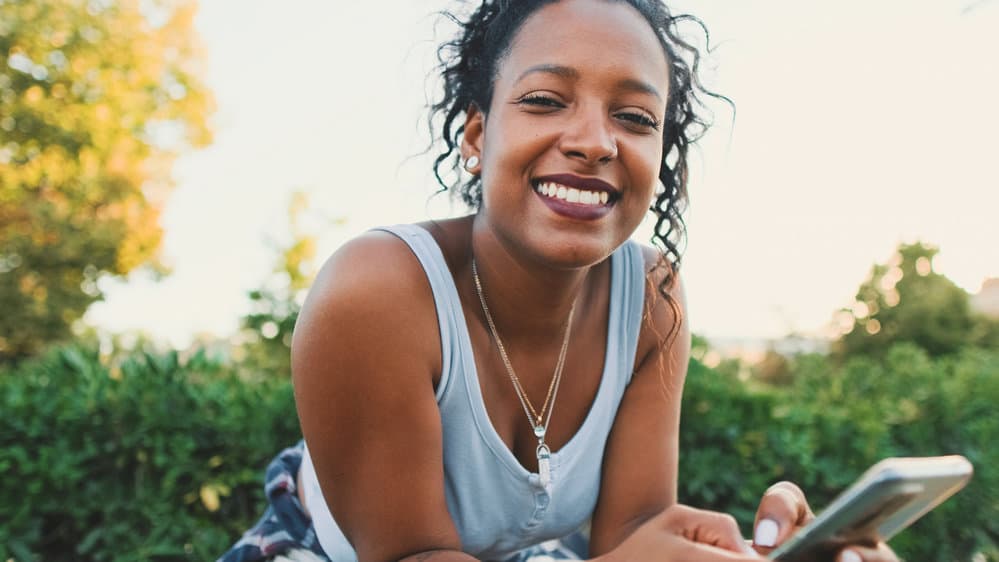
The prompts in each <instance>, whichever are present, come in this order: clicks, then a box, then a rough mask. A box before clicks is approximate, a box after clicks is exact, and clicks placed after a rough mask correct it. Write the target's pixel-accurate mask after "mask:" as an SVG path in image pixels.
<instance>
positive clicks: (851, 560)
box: [839, 550, 864, 562]
mask: <svg viewBox="0 0 999 562" xmlns="http://www.w3.org/2000/svg"><path fill="white" fill-rule="evenodd" d="M839 562H864V559H863V558H861V557H860V555H859V554H857V553H856V552H855V551H853V550H844V551H843V554H840V555H839Z"/></svg>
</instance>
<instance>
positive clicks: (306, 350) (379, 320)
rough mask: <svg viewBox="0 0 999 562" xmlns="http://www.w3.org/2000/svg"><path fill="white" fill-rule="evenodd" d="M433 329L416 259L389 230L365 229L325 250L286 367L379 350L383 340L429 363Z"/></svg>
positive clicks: (434, 340)
mask: <svg viewBox="0 0 999 562" xmlns="http://www.w3.org/2000/svg"><path fill="white" fill-rule="evenodd" d="M437 335H438V332H437V317H436V311H435V308H434V300H433V294H432V292H431V289H430V285H429V282H428V281H427V277H426V274H425V273H424V271H423V267H422V266H421V265H420V262H419V260H418V259H417V258H416V256H415V255H414V254H413V252H412V250H410V248H409V246H408V245H407V244H406V243H405V242H403V241H402V240H400V239H399V238H398V237H396V236H395V235H393V234H391V233H389V232H384V231H371V232H367V233H365V234H363V235H361V236H359V237H357V238H355V239H353V240H351V241H349V242H347V243H346V244H344V245H343V246H341V247H340V248H339V249H338V250H337V251H336V252H335V253H334V254H333V255H332V256H330V258H329V259H328V260H327V261H326V263H325V264H324V265H323V267H322V269H321V270H320V272H319V274H318V275H317V277H316V280H315V282H314V283H313V286H312V288H311V289H310V290H309V296H308V298H307V299H306V302H305V304H304V305H303V307H302V311H301V313H300V315H299V319H298V323H297V325H296V326H295V334H294V340H293V343H292V363H293V372H295V373H296V376H297V374H298V371H303V372H305V371H310V369H307V367H308V366H309V365H308V364H309V363H310V362H311V361H312V360H313V359H316V360H322V361H325V362H329V361H330V360H331V359H332V358H331V357H329V353H330V352H332V351H335V350H344V348H348V349H349V350H350V352H351V355H354V354H360V355H364V354H380V353H385V352H387V351H390V350H386V349H384V348H385V347H387V346H390V347H392V348H393V349H406V350H407V352H408V353H407V355H408V360H409V361H410V365H418V364H420V363H421V359H422V360H423V362H424V365H423V366H424V367H426V368H428V369H432V366H433V365H432V363H433V359H434V357H436V356H435V355H434V353H435V352H436V350H437V349H438V345H439V341H440V340H439V338H437ZM345 344H349V345H345ZM427 361H429V362H430V363H426V362H427ZM323 372H332V371H330V370H329V369H323Z"/></svg>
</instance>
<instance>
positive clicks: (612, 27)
mask: <svg viewBox="0 0 999 562" xmlns="http://www.w3.org/2000/svg"><path fill="white" fill-rule="evenodd" d="M668 72H669V66H668V63H667V60H666V55H665V53H664V51H663V48H662V47H661V46H660V44H659V41H658V39H657V38H656V36H655V33H654V31H653V30H652V27H651V26H650V25H649V24H648V23H647V22H646V21H645V19H644V18H643V17H642V15H641V14H639V13H638V12H637V11H636V10H635V9H634V8H632V7H631V6H629V5H627V4H626V3H619V2H612V1H607V0H562V1H560V2H556V3H553V4H549V5H547V6H545V7H543V8H540V9H538V11H537V12H535V13H534V14H532V15H531V16H530V17H529V18H528V19H527V20H526V21H525V22H524V24H523V26H522V27H521V28H520V30H519V31H518V32H517V34H516V36H515V37H514V39H513V41H512V42H511V45H510V49H509V53H508V54H507V56H506V57H504V58H503V59H502V60H501V61H500V63H499V66H498V68H497V75H496V78H495V82H494V84H493V96H492V102H491V105H490V107H489V108H488V111H487V112H486V113H485V114H483V113H482V112H480V111H477V110H476V109H474V108H473V109H472V110H470V111H469V117H468V120H467V122H466V130H465V137H464V140H463V146H462V153H463V155H464V156H465V157H466V158H468V157H470V156H473V155H475V156H478V157H479V158H480V164H479V167H478V170H476V171H478V172H479V173H481V177H482V184H483V199H482V207H481V209H480V217H481V218H482V219H484V220H486V221H488V224H489V225H490V227H491V228H492V230H493V231H494V232H495V233H496V235H497V237H498V238H499V239H500V240H501V241H502V242H503V243H504V245H505V246H506V247H507V248H508V249H509V250H511V251H514V252H516V253H518V254H522V255H524V256H525V257H529V258H534V259H539V260H541V261H544V262H546V263H552V264H559V265H562V266H566V267H571V266H583V265H590V264H593V263H597V262H599V261H600V260H602V259H604V258H605V257H606V256H608V255H609V254H610V253H611V252H613V251H614V249H616V248H617V247H618V246H620V245H621V244H623V243H624V241H625V240H626V239H627V238H628V237H629V236H630V235H631V233H632V232H634V230H635V228H637V226H638V224H639V223H640V222H641V220H642V218H643V216H644V215H645V212H646V211H647V210H648V208H649V204H650V203H651V200H652V196H653V193H654V190H655V186H656V182H657V180H658V175H659V168H660V164H661V161H662V150H663V147H662V124H663V121H664V115H665V110H666V97H667V95H668V86H669V79H668Z"/></svg>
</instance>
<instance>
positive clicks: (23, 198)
mask: <svg viewBox="0 0 999 562" xmlns="http://www.w3.org/2000/svg"><path fill="white" fill-rule="evenodd" d="M195 8H196V4H195V0H159V1H157V0H153V1H152V2H143V1H140V0H89V1H74V0H32V1H23V0H14V1H10V0H7V1H0V57H2V58H0V311H2V312H3V313H2V314H0V362H2V361H5V360H6V361H9V360H12V359H18V358H21V357H24V356H27V355H30V354H33V353H36V352H37V351H38V350H39V349H40V348H41V347H42V346H43V345H44V344H46V343H48V342H51V341H54V340H59V339H62V338H64V337H66V336H67V335H69V333H70V327H71V325H72V323H73V322H74V321H75V320H77V319H78V318H80V316H81V315H82V314H83V313H84V312H85V310H86V308H87V307H88V306H89V305H90V304H91V303H93V302H94V301H96V300H99V299H100V298H101V297H102V294H101V290H100V288H99V287H98V285H97V281H98V279H99V278H101V277H102V276H105V275H124V274H126V273H128V272H129V271H131V270H132V269H134V268H136V267H138V266H140V265H144V264H145V265H149V266H151V267H153V268H154V269H157V268H158V269H159V270H162V269H163V268H162V265H161V264H160V263H159V261H158V259H157V255H156V254H157V250H158V248H159V245H160V238H161V228H160V226H159V212H160V208H161V207H162V205H163V203H164V200H165V197H166V195H167V194H168V192H169V189H170V187H171V178H170V166H171V164H172V162H173V159H174V158H175V157H176V156H177V155H178V154H179V153H180V152H181V151H183V150H185V149H188V148H190V147H193V146H203V145H205V144H207V143H208V142H209V141H210V137H211V135H210V132H209V130H208V127H207V125H206V123H205V121H206V117H207V115H208V114H209V112H210V110H211V107H212V98H211V95H210V93H209V92H208V91H207V90H206V88H205V86H204V85H203V84H202V83H201V81H200V78H199V75H200V74H201V71H200V68H199V62H200V60H201V59H200V53H199V50H198V42H197V41H196V37H195V34H194V28H193V25H192V23H193V16H194V13H195Z"/></svg>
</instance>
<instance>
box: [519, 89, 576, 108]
mask: <svg viewBox="0 0 999 562" xmlns="http://www.w3.org/2000/svg"><path fill="white" fill-rule="evenodd" d="M515 103H517V104H518V105H526V106H532V107H541V108H551V109H557V108H562V107H565V104H564V103H562V102H561V101H559V100H558V99H557V98H555V96H553V95H550V94H544V93H539V92H533V93H530V94H527V95H525V96H523V97H521V98H519V99H517V101H516V102H515Z"/></svg>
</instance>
